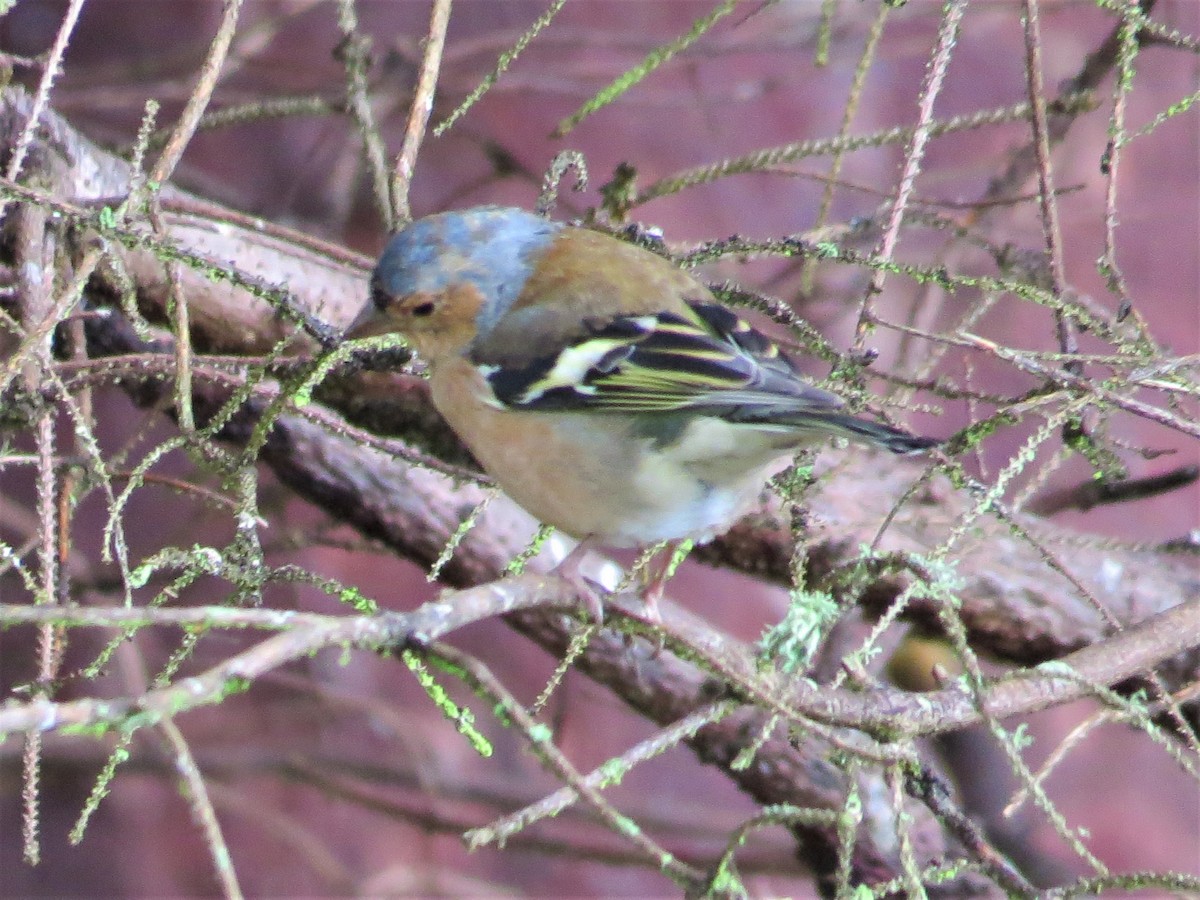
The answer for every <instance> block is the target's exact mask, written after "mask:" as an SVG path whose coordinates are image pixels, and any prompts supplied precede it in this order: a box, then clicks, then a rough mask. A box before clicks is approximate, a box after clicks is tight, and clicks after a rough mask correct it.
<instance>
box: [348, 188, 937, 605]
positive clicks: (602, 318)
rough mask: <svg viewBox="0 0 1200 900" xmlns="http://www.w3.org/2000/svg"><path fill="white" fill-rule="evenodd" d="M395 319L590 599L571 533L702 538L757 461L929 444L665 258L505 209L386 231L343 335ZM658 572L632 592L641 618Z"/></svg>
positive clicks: (439, 394)
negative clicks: (797, 359)
mask: <svg viewBox="0 0 1200 900" xmlns="http://www.w3.org/2000/svg"><path fill="white" fill-rule="evenodd" d="M393 332H398V333H400V334H401V335H403V337H404V338H405V339H406V340H407V341H408V342H409V343H410V345H411V346H412V348H413V349H414V350H415V351H416V353H417V354H418V355H419V356H420V357H422V358H423V359H424V360H425V361H426V362H427V363H428V364H429V377H430V388H431V392H432V397H433V403H434V406H435V407H436V408H437V409H438V411H439V412H440V413H441V414H442V415H443V416H444V417H445V418H446V420H447V421H448V422H449V423H450V425H451V427H452V428H453V429H454V430H455V431H456V432H457V433H458V435H459V437H461V438H462V440H463V441H464V442H465V443H466V445H467V446H468V447H469V448H470V449H471V451H472V453H474V455H475V457H476V459H478V460H479V462H480V464H481V465H482V466H483V468H484V469H485V470H486V471H487V472H488V474H489V475H491V476H492V477H493V478H494V479H495V480H496V481H497V483H498V484H499V485H500V486H501V487H502V488H503V489H504V491H505V492H506V493H507V494H508V495H509V496H510V497H511V498H512V499H513V500H515V501H516V502H517V503H519V504H520V505H521V506H523V507H524V508H525V509H526V510H527V511H528V512H530V513H531V514H532V515H534V516H535V517H536V518H538V519H540V520H541V521H542V522H545V523H547V524H549V525H553V526H554V527H555V528H558V529H559V530H561V531H563V532H566V533H567V534H568V535H570V536H572V537H574V538H577V539H579V540H580V541H581V543H580V544H579V545H578V546H577V547H576V549H575V550H573V551H572V552H571V553H570V554H568V556H567V558H566V559H565V560H563V562H562V563H560V564H559V566H558V568H557V570H556V571H557V572H558V573H559V574H562V575H564V576H565V577H568V578H569V579H571V581H572V583H573V584H575V585H576V586H578V587H581V588H582V589H583V591H584V594H585V596H586V597H588V598H589V602H591V603H592V604H593V611H594V613H597V614H598V611H599V601H598V600H597V599H596V598H595V594H594V592H592V591H591V590H590V589H589V588H588V586H587V585H586V583H584V582H583V580H582V579H581V578H580V577H579V573H578V566H579V563H580V562H581V561H582V557H583V555H584V552H585V551H586V548H588V547H590V546H593V545H597V544H598V545H604V546H611V547H630V546H646V545H652V544H655V543H658V542H661V541H672V542H679V541H683V540H688V539H693V540H697V541H704V540H707V539H709V538H711V537H713V536H715V535H717V534H720V533H721V532H722V531H724V530H725V529H726V528H728V526H729V525H730V524H732V522H733V521H734V520H735V519H737V518H738V517H739V516H740V515H741V514H742V513H743V512H744V511H745V510H746V509H747V507H748V506H750V505H751V504H752V503H753V502H754V500H755V499H756V497H757V495H758V492H759V491H760V489H761V487H762V485H763V482H764V481H765V479H766V477H767V474H768V472H769V469H770V467H771V465H772V463H774V462H776V461H777V460H778V459H779V458H780V457H781V456H784V455H786V454H789V453H791V452H792V451H793V450H795V449H796V448H797V447H800V446H802V445H805V444H810V443H813V442H815V441H819V440H821V439H822V438H824V437H826V436H828V435H841V436H844V437H847V438H850V439H853V440H857V441H862V442H865V443H869V444H874V445H877V446H880V447H884V448H886V449H888V450H890V451H892V452H893V453H916V452H920V451H922V450H925V449H927V448H929V447H931V446H933V445H935V444H936V443H938V442H937V441H935V440H931V439H929V438H923V437H917V436H915V435H912V434H909V433H908V432H906V431H901V430H899V429H896V428H892V427H891V426H888V425H883V424H880V423H877V422H872V421H868V420H866V419H860V418H857V417H855V416H852V415H848V414H846V413H844V412H842V411H841V409H842V406H843V404H842V401H841V400H840V399H838V398H837V397H835V396H834V395H833V394H830V393H828V392H826V391H823V390H819V389H817V388H815V387H813V386H812V385H810V384H808V383H806V381H805V380H804V378H803V377H802V376H801V374H800V372H799V371H798V369H797V368H796V366H795V364H794V363H793V362H792V360H791V359H790V358H789V357H788V356H787V355H786V354H785V353H784V352H782V351H781V350H780V349H779V347H778V346H776V344H774V343H773V342H772V341H771V340H769V339H768V338H767V337H766V336H765V335H763V334H762V333H761V332H760V331H758V330H756V329H755V328H753V327H752V326H751V325H749V324H748V323H747V322H746V321H745V320H744V319H742V318H741V317H740V316H739V315H738V314H737V313H735V312H733V311H732V310H730V309H728V308H727V307H725V306H722V305H720V304H718V303H717V301H716V300H715V298H714V297H713V295H712V293H711V292H710V291H709V290H708V288H706V287H705V286H704V285H703V284H701V283H700V282H699V281H697V280H696V279H695V278H694V277H693V276H691V275H689V274H688V273H686V272H684V271H682V270H681V269H679V268H678V267H676V266H675V265H673V264H672V263H671V262H669V261H668V260H666V259H663V258H662V257H660V256H658V255H656V254H654V253H652V252H650V251H649V250H646V249H643V248H641V247H637V246H635V245H633V244H629V243H626V242H624V241H621V240H619V239H618V238H615V237H612V236H610V235H607V234H603V233H600V232H597V231H591V230H588V229H586V228H578V227H570V226H567V225H562V224H559V223H556V222H552V221H548V220H546V219H543V218H540V217H538V216H535V215H533V214H531V213H528V212H525V211H523V210H520V209H512V208H506V207H494V206H483V207H477V208H474V209H468V210H464V211H461V212H447V213H441V214H438V215H433V216H429V217H428V218H424V219H420V220H418V221H415V222H412V223H411V224H409V225H408V226H406V227H405V228H404V229H403V230H402V231H400V232H399V233H398V234H396V235H395V236H393V237H392V239H391V240H390V242H389V243H388V245H387V247H386V249H385V250H384V251H383V255H382V256H381V257H380V259H379V263H378V264H377V265H376V267H375V272H374V275H373V276H372V279H371V300H370V302H369V303H368V304H367V305H366V306H365V307H364V309H363V311H362V312H361V313H360V314H359V316H358V318H357V319H356V320H355V321H354V323H353V324H352V325H351V326H350V328H349V330H348V331H347V333H346V336H347V337H353V338H357V337H367V336H371V335H377V334H384V333H393ZM660 558H661V557H660ZM667 558H668V559H669V554H668V555H667ZM665 575H666V565H665V564H664V565H663V566H662V568H661V569H660V571H659V572H658V573H657V574H656V575H655V576H653V577H652V578H651V580H650V583H649V585H648V587H647V589H646V591H645V592H644V597H645V601H646V604H647V607H648V612H649V613H650V614H651V615H652V616H654V615H656V614H657V613H656V607H655V604H656V602H657V599H658V597H659V595H660V594H661V592H662V582H663V580H665Z"/></svg>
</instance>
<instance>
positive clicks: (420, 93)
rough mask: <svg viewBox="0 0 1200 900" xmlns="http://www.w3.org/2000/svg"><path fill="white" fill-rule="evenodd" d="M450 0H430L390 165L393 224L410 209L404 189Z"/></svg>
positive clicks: (424, 120) (425, 116)
mask: <svg viewBox="0 0 1200 900" xmlns="http://www.w3.org/2000/svg"><path fill="white" fill-rule="evenodd" d="M450 3H451V0H433V10H432V12H431V14H430V17H429V34H428V36H427V37H426V38H425V55H424V57H423V58H422V59H421V70H420V73H419V74H418V76H417V89H416V91H415V92H414V93H413V100H412V106H411V107H410V108H409V113H408V124H407V125H406V126H405V128H404V143H403V144H401V145H400V153H399V154H398V155H397V156H396V163H395V165H394V166H393V167H392V210H393V213H394V216H395V218H394V223H395V225H400V224H403V223H405V222H408V221H409V220H410V219H411V218H412V209H411V208H410V207H409V204H408V188H409V185H410V184H411V182H412V176H413V169H414V168H415V167H416V164H417V154H418V153H419V152H420V150H421V142H422V141H423V140H424V139H425V129H426V127H428V125H429V116H430V114H431V113H432V112H433V94H434V91H435V90H436V89H437V81H438V71H439V70H440V69H441V66H442V47H443V46H445V43H446V29H447V27H448V26H449V24H450Z"/></svg>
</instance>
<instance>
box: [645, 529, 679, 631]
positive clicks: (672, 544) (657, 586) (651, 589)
mask: <svg viewBox="0 0 1200 900" xmlns="http://www.w3.org/2000/svg"><path fill="white" fill-rule="evenodd" d="M682 543H683V541H667V542H666V544H665V545H664V546H663V548H662V549H661V550H659V551H658V553H656V554H654V557H653V558H652V559H650V560H648V561H647V562H646V576H645V585H646V586H645V588H643V590H642V603H644V604H645V606H646V618H648V619H649V620H650V621H651V622H653V623H655V624H656V625H661V624H662V615H661V614H660V613H659V611H658V601H659V600H661V599H662V596H663V592H664V591H665V590H666V587H667V580H668V579H669V578H670V577H671V574H672V566H671V563H672V562H673V561H674V559H675V552H676V551H677V550H678V549H679V545H680V544H682Z"/></svg>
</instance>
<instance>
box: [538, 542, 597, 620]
mask: <svg viewBox="0 0 1200 900" xmlns="http://www.w3.org/2000/svg"><path fill="white" fill-rule="evenodd" d="M594 543H595V541H594V540H593V538H592V536H591V535H588V536H587V537H585V538H584V539H583V540H581V541H580V542H579V543H578V544H576V545H575V546H574V547H572V548H571V550H570V552H569V553H567V555H566V556H564V557H563V558H562V560H560V561H559V563H558V565H556V566H555V567H554V568H553V569H551V570H550V573H549V574H551V575H557V576H558V577H559V578H562V579H564V580H565V581H566V582H567V584H569V585H571V587H573V588H575V590H576V591H577V592H578V593H579V596H580V598H581V599H582V600H583V603H584V606H586V607H587V611H588V613H589V614H591V617H592V619H593V621H595V623H596V624H597V625H599V624H600V623H601V622H603V621H604V603H603V601H602V600H601V598H600V594H599V593H597V591H596V586H595V585H594V584H592V582H590V581H588V579H587V577H586V576H585V575H584V574H583V572H581V571H580V570H579V567H580V566H581V565H582V564H583V560H584V557H586V556H587V555H588V553H589V552H590V551H591V550H592V545H593V544H594Z"/></svg>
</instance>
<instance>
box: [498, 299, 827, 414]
mask: <svg viewBox="0 0 1200 900" xmlns="http://www.w3.org/2000/svg"><path fill="white" fill-rule="evenodd" d="M479 368H480V370H481V372H483V374H484V376H485V377H486V379H487V381H488V384H489V385H490V387H491V389H492V392H493V394H494V395H495V398H496V401H497V402H498V403H499V404H502V405H503V406H506V407H508V408H513V409H528V410H591V411H595V412H618V413H650V412H666V411H685V410H688V411H696V412H706V413H708V414H710V415H719V416H722V417H726V418H732V419H737V420H740V421H754V420H764V419H769V418H770V417H771V415H773V414H774V415H779V414H788V413H803V412H810V413H828V412H832V411H834V410H836V409H838V408H839V407H841V405H842V402H841V400H839V399H838V398H837V397H835V396H834V395H833V394H830V393H827V392H826V391H822V390H819V389H817V388H814V387H812V386H811V385H809V384H807V383H806V382H805V381H804V380H803V378H802V377H801V375H800V373H799V372H798V371H797V369H796V368H795V366H794V364H793V363H792V361H791V360H790V359H789V358H788V357H787V356H786V355H785V354H784V353H782V352H781V351H780V350H779V348H778V347H777V346H776V345H775V344H774V343H773V342H772V341H771V340H770V339H768V338H767V337H766V336H765V335H764V334H762V332H760V331H758V330H756V329H755V328H754V327H753V326H751V325H750V324H749V323H747V322H746V321H745V320H743V319H742V318H740V317H739V316H738V315H737V314H736V313H734V312H732V311H731V310H729V309H726V308H725V307H722V306H719V305H717V304H715V303H704V302H692V303H688V304H687V305H686V307H684V309H683V310H682V312H659V313H648V314H642V315H623V316H618V317H616V318H613V319H610V320H608V321H605V322H602V323H595V324H593V325H592V326H590V327H589V329H588V333H587V334H585V335H582V336H578V337H576V338H574V339H572V340H570V341H568V342H566V343H565V344H564V345H563V346H561V347H559V348H557V349H555V350H554V351H552V352H548V353H545V354H543V355H540V356H536V357H534V358H533V359H532V360H525V361H522V362H520V363H519V364H513V363H511V362H510V363H503V362H501V363H492V362H481V363H480V365H479Z"/></svg>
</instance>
